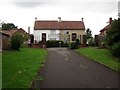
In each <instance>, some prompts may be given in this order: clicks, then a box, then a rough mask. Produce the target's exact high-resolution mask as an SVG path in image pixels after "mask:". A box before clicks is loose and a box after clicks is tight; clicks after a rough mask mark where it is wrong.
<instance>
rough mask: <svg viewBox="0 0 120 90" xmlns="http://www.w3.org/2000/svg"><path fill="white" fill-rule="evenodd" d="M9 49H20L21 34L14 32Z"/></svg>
mask: <svg viewBox="0 0 120 90" xmlns="http://www.w3.org/2000/svg"><path fill="white" fill-rule="evenodd" d="M10 43H11V49H13V50H20V47H21V45H22V43H23V38H22V35H20V34H14V35H13V36H12V37H11V41H10Z"/></svg>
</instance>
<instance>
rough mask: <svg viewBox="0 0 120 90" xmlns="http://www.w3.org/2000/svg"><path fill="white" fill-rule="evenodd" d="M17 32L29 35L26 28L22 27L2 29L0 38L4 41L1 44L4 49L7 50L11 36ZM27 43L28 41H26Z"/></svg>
mask: <svg viewBox="0 0 120 90" xmlns="http://www.w3.org/2000/svg"><path fill="white" fill-rule="evenodd" d="M16 33H21V34H23V35H29V34H28V33H27V32H26V31H25V30H23V29H22V28H20V29H13V30H1V31H0V35H1V36H0V40H1V41H2V42H1V43H0V44H1V45H2V50H7V49H9V48H10V38H11V37H12V35H14V34H16ZM26 43H27V42H26Z"/></svg>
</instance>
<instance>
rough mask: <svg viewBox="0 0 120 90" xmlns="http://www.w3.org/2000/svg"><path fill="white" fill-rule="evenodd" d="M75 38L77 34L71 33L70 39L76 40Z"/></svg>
mask: <svg viewBox="0 0 120 90" xmlns="http://www.w3.org/2000/svg"><path fill="white" fill-rule="evenodd" d="M76 39H77V34H76V33H72V41H76Z"/></svg>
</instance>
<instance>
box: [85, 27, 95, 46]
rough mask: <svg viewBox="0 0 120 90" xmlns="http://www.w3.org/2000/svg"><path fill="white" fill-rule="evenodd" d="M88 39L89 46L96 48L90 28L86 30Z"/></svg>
mask: <svg viewBox="0 0 120 90" xmlns="http://www.w3.org/2000/svg"><path fill="white" fill-rule="evenodd" d="M86 38H87V43H88V45H90V46H94V42H93V37H92V31H91V30H90V29H89V28H88V29H87V30H86Z"/></svg>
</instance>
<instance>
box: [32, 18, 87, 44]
mask: <svg viewBox="0 0 120 90" xmlns="http://www.w3.org/2000/svg"><path fill="white" fill-rule="evenodd" d="M83 35H85V25H84V22H83V19H82V21H62V20H61V17H59V18H58V20H56V21H53V20H37V19H36V20H35V23H34V40H35V41H36V42H39V41H47V40H62V41H64V42H74V41H76V39H79V40H80V42H81V43H83Z"/></svg>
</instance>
